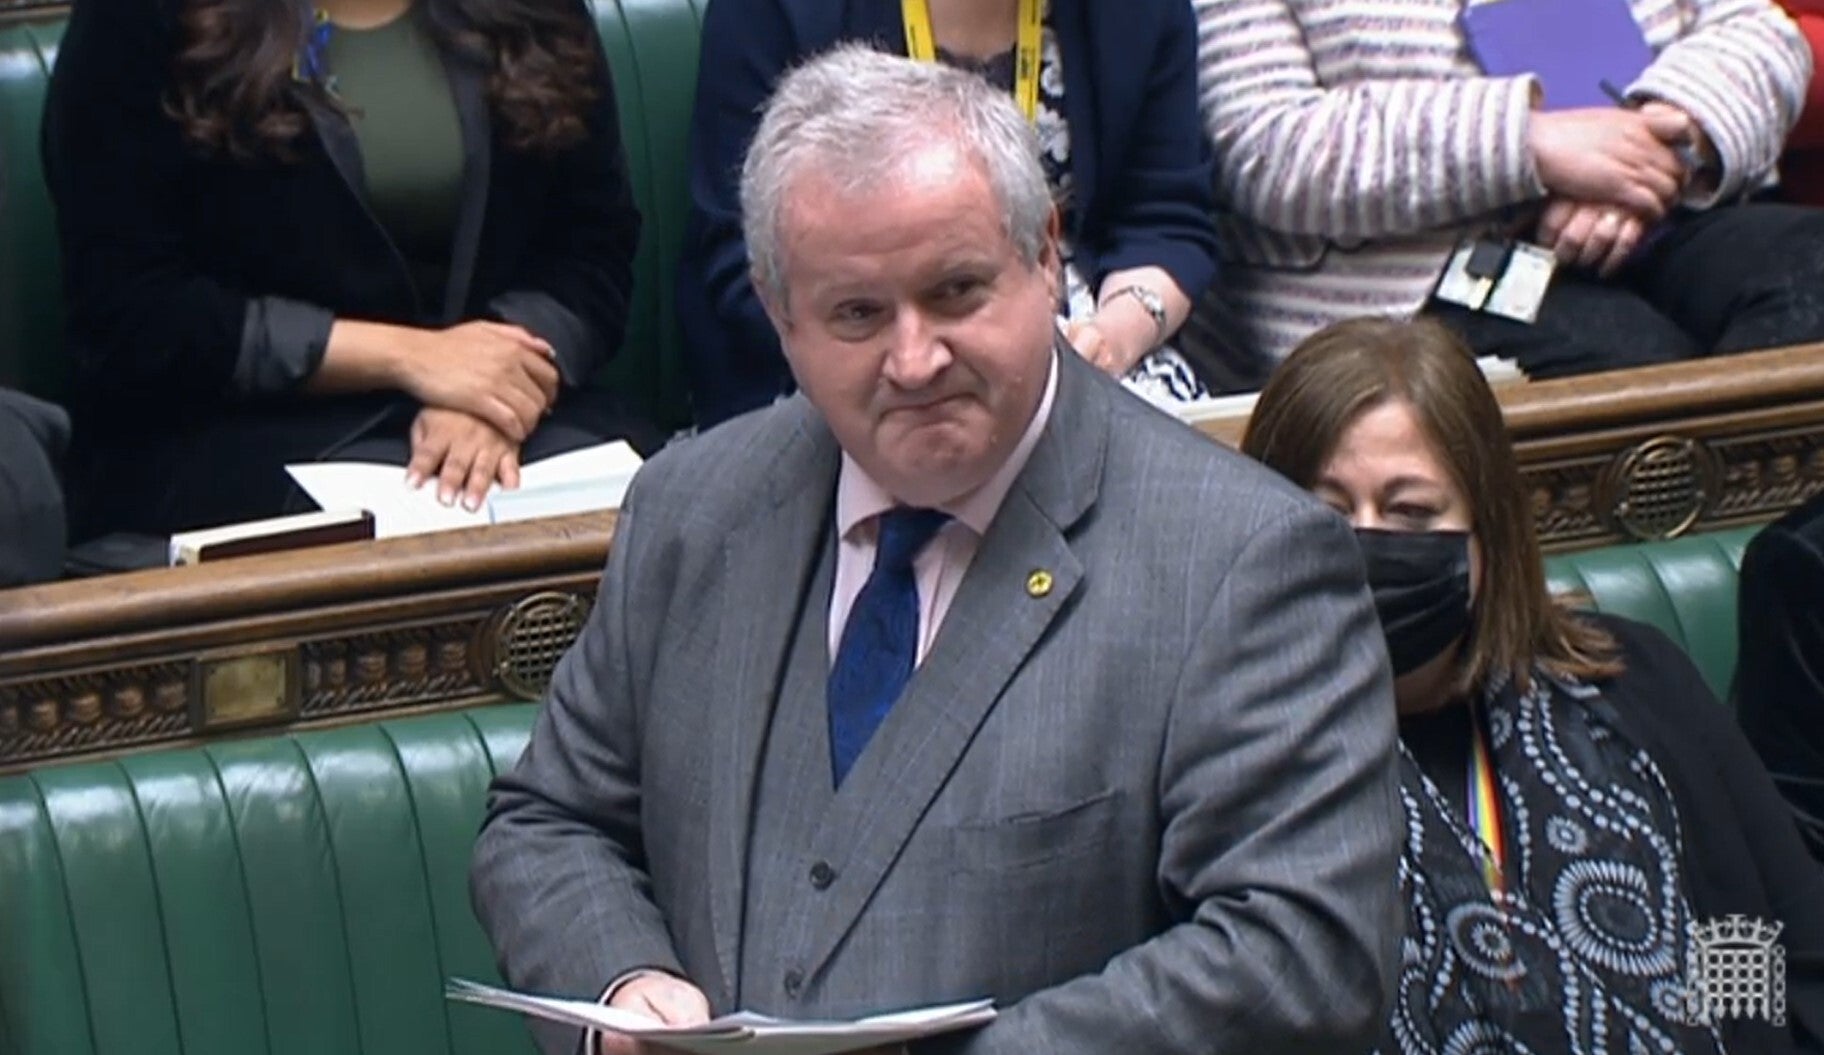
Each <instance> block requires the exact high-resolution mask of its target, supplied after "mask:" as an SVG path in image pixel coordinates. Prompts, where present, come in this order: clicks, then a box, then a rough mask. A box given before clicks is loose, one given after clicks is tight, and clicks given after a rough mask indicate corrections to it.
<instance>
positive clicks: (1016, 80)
mask: <svg viewBox="0 0 1824 1055" xmlns="http://www.w3.org/2000/svg"><path fill="white" fill-rule="evenodd" d="M899 14H900V20H901V21H902V22H904V23H905V26H906V54H907V55H910V56H911V57H912V58H914V59H917V60H918V61H919V62H936V61H937V37H936V36H934V35H933V34H932V32H931V8H930V5H929V4H928V3H926V0H899ZM1044 31H1045V11H1044V4H1043V3H1042V2H1041V0H1020V35H1019V43H1018V44H1017V45H1016V46H1015V48H1014V52H1013V101H1014V102H1016V103H1018V104H1019V105H1020V112H1021V113H1023V114H1025V115H1026V120H1028V121H1031V120H1033V119H1035V118H1036V117H1037V115H1038V112H1039V58H1040V56H1039V50H1040V42H1041V41H1042V40H1043V38H1044Z"/></svg>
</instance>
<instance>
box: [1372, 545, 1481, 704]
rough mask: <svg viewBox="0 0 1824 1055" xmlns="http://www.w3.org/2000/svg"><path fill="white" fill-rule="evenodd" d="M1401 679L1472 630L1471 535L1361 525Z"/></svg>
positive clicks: (1380, 611) (1374, 587)
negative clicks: (1470, 592)
mask: <svg viewBox="0 0 1824 1055" xmlns="http://www.w3.org/2000/svg"><path fill="white" fill-rule="evenodd" d="M1355 540H1356V542H1357V543H1358V544H1359V545H1360V546H1361V547H1362V558H1363V559H1364V560H1365V561H1366V562H1367V565H1368V588H1369V590H1371V591H1373V593H1374V610H1375V612H1376V613H1377V614H1378V615H1379V616H1380V617H1381V631H1382V632H1383V633H1385V634H1386V635H1387V654H1388V656H1389V657H1390V658H1392V660H1393V673H1394V676H1395V677H1398V676H1399V675H1401V674H1405V673H1408V672H1410V671H1414V670H1417V669H1418V668H1420V667H1422V666H1424V665H1425V664H1426V663H1428V662H1430V661H1431V660H1433V659H1436V658H1437V657H1438V655H1439V654H1440V653H1442V652H1443V651H1444V650H1445V649H1446V648H1449V647H1450V645H1451V643H1452V642H1454V641H1456V640H1457V639H1458V638H1460V637H1462V636H1463V635H1464V634H1466V633H1468V632H1469V533H1468V532H1466V531H1375V530H1371V529H1368V528H1357V529H1356V532H1355Z"/></svg>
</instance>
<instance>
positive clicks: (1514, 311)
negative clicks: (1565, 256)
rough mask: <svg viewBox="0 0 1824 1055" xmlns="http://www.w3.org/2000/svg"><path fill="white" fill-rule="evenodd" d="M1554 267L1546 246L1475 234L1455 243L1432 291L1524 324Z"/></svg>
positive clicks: (1443, 298)
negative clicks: (1541, 246) (1466, 240)
mask: <svg viewBox="0 0 1824 1055" xmlns="http://www.w3.org/2000/svg"><path fill="white" fill-rule="evenodd" d="M1557 266H1558V261H1557V258H1556V257H1554V256H1553V255H1552V253H1551V251H1550V250H1546V249H1541V248H1539V247H1538V246H1536V245H1530V244H1528V243H1526V242H1508V241H1505V240H1499V239H1494V238H1478V239H1475V240H1473V241H1468V242H1465V243H1463V244H1462V245H1459V246H1457V248H1456V251H1455V252H1453V253H1452V254H1451V255H1450V260H1449V262H1447V263H1446V264H1445V265H1444V274H1443V276H1442V277H1440V278H1439V279H1438V288H1437V290H1436V291H1435V292H1434V293H1433V294H1432V295H1433V296H1435V297H1437V298H1438V299H1439V300H1441V301H1445V302H1447V303H1450V304H1457V305H1461V306H1462V307H1465V308H1468V309H1469V310H1471V311H1485V312H1488V313H1489V314H1491V315H1499V316H1501V317H1503V318H1508V319H1513V320H1515V321H1516V322H1527V323H1530V322H1533V321H1534V320H1536V319H1537V318H1538V317H1539V306H1540V304H1541V303H1543V302H1544V300H1545V291H1546V289H1547V288H1548V287H1550V285H1551V283H1552V273H1553V271H1555V270H1556V269H1557Z"/></svg>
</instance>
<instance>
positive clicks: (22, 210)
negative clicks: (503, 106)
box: [0, 0, 706, 427]
mask: <svg viewBox="0 0 1824 1055" xmlns="http://www.w3.org/2000/svg"><path fill="white" fill-rule="evenodd" d="M705 2H706V0H592V5H593V7H594V10H595V16H596V25H597V28H598V29H599V30H600V31H601V34H602V42H603V44H604V46H605V48H606V50H607V53H608V62H609V65H610V66H611V67H612V68H613V70H614V83H615V92H616V98H617V100H618V102H619V103H620V112H621V131H622V135H623V138H624V139H625V141H626V146H627V163H628V168H629V169H630V170H631V172H632V176H633V190H634V196H635V198H636V199H637V200H638V202H639V206H640V213H641V215H642V216H643V217H644V218H645V227H644V233H643V236H642V237H641V239H640V252H639V256H638V258H637V259H636V260H635V262H634V301H633V315H632V318H631V319H630V320H629V325H628V330H627V341H626V344H625V345H624V346H623V347H622V349H621V352H620V354H619V355H618V356H617V357H616V359H615V361H614V363H613V364H612V365H611V366H610V367H609V369H608V375H607V379H608V380H609V382H610V383H611V384H612V385H613V386H614V387H615V389H616V390H617V391H618V392H620V393H621V394H622V395H623V397H624V398H626V399H627V400H628V401H629V403H630V404H631V405H633V406H637V407H641V408H643V409H645V410H646V412H647V413H648V414H649V415H651V416H652V417H653V418H654V419H655V420H657V421H658V422H659V423H660V424H662V425H664V426H667V427H680V426H683V425H685V424H688V423H689V418H690V415H689V406H688V403H687V402H686V396H685V387H684V386H685V380H684V367H683V359H682V356H681V350H680V338H679V336H678V329H677V321H676V313H675V312H674V310H673V308H672V300H673V296H672V287H673V281H672V276H673V275H674V274H675V273H676V271H677V264H678V254H679V250H680V248H681V246H682V243H683V238H684V218H685V215H686V212H687V209H688V201H687V198H686V194H687V187H686V180H685V175H684V174H685V168H686V156H687V144H688V139H689V126H690V106H691V100H692V99H693V98H694V96H695V94H696V80H697V36H698V31H699V27H700V17H699V16H700V12H701V9H702V7H703V5H704V3H705ZM62 35H63V17H62V15H61V14H57V13H47V14H46V15H45V16H44V17H40V18H27V19H25V20H22V21H14V22H10V23H6V24H0V385H5V386H8V387H11V388H22V389H24V390H26V391H28V392H32V393H34V394H36V395H41V396H44V397H45V398H47V399H53V400H54V399H58V398H60V397H61V396H63V395H64V389H65V386H66V383H67V381H66V369H65V363H64V358H63V334H62V326H63V323H62V312H63V299H62V295H61V291H60V289H59V278H58V262H57V261H58V253H57V237H56V230H55V226H54V223H53V215H52V211H51V204H50V198H49V196H48V195H47V193H46V191H45V188H44V177H43V173H42V171H41V169H40V166H39V158H38V127H39V119H40V116H41V113H42V111H43V107H44V91H45V84H46V80H47V78H48V77H49V75H50V69H51V64H52V62H53V61H55V58H56V53H57V43H58V41H59V39H61V37H62Z"/></svg>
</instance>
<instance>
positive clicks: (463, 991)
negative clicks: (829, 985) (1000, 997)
mask: <svg viewBox="0 0 1824 1055" xmlns="http://www.w3.org/2000/svg"><path fill="white" fill-rule="evenodd" d="M443 992H444V996H446V997H448V998H449V999H451V1000H460V1001H462V1002H464V1003H469V1004H480V1005H482V1006H484V1007H494V1008H500V1009H501V1010H504V1011H517V1012H519V1013H520V1014H522V1015H531V1016H533V1017H535V1018H543V1019H548V1020H550V1021H552V1022H562V1023H564V1024H566V1025H571V1026H577V1027H580V1028H583V1029H596V1030H601V1031H602V1032H605V1033H618V1034H621V1035H623V1036H628V1037H633V1038H635V1039H638V1040H648V1041H652V1042H653V1043H656V1044H663V1045H664V1046H665V1047H667V1048H669V1049H671V1050H674V1051H683V1052H691V1053H694V1055H716V1053H720V1052H731V1053H732V1052H740V1053H742V1055H841V1053H843V1052H849V1051H860V1050H862V1049H864V1048H872V1047H876V1046H878V1045H882V1044H901V1043H904V1042H906V1041H911V1040H918V1039H920V1038H921V1037H932V1036H936V1035H938V1034H940V1033H949V1032H951V1031H953V1030H959V1029H968V1028H970V1027H973V1026H981V1025H985V1024H987V1023H989V1022H992V1021H993V1020H994V1005H993V1002H992V1001H989V1000H973V1001H970V1002H968V1003H962V1004H944V1005H941V1006H937V1007H922V1008H915V1009H913V1010H910V1011H897V1012H894V1013H892V1014H886V1015H870V1016H869V1017H867V1018H859V1019H855V1020H853V1021H848V1022H830V1021H791V1020H787V1019H778V1018H769V1017H768V1016H766V1015H757V1014H754V1013H753V1012H749V1011H740V1012H736V1013H735V1014H732V1015H723V1016H722V1017H721V1018H714V1019H710V1020H709V1021H708V1022H705V1023H703V1024H702V1025H698V1026H667V1025H664V1024H662V1023H660V1022H658V1021H657V1020H655V1019H651V1018H647V1017H646V1016H645V1015H637V1014H634V1013H632V1012H630V1011H622V1010H620V1009H618V1008H612V1007H605V1006H603V1005H601V1004H594V1003H590V1002H589V1001H586V1000H564V999H561V998H558V997H549V996H532V995H530V994H527V993H516V992H513V991H512V990H510V989H499V988H496V987H494V986H490V985H482V984H480V983H479V982H470V981H466V980H464V979H461V978H455V979H451V980H450V981H449V983H448V984H446V985H445V986H444V990H443Z"/></svg>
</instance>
